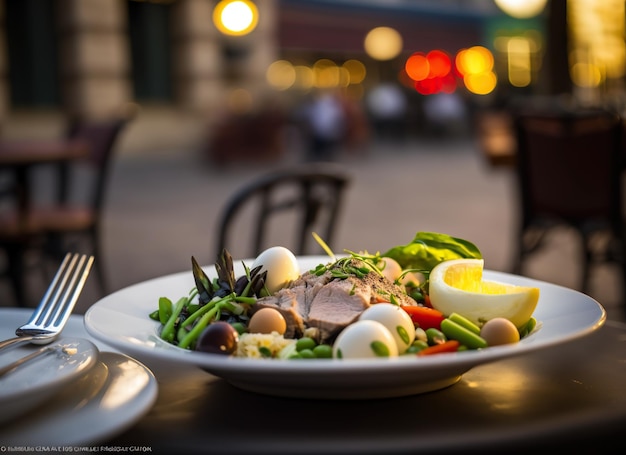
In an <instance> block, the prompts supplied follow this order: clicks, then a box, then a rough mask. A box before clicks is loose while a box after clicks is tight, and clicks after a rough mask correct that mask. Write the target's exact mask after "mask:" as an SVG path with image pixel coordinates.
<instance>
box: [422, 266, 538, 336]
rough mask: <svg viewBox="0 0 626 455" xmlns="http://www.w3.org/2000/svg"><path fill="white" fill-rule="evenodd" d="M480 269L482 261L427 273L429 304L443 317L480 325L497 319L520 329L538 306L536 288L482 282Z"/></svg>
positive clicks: (436, 267) (441, 267) (443, 267)
mask: <svg viewBox="0 0 626 455" xmlns="http://www.w3.org/2000/svg"><path fill="white" fill-rule="evenodd" d="M483 266H484V260H483V259H452V260H449V261H443V262H440V263H439V264H437V265H436V266H435V267H433V269H432V271H431V272H430V282H429V296H430V302H431V305H432V306H433V308H435V309H437V310H439V311H441V312H442V313H443V314H444V315H446V316H449V315H450V314H452V313H458V314H460V315H462V316H465V317H466V318H467V319H469V320H471V321H473V322H474V323H475V324H478V325H479V326H481V325H483V324H484V323H485V322H486V321H488V320H490V319H493V318H497V317H500V318H506V319H508V320H509V321H511V322H512V323H513V324H515V326H516V327H517V328H522V327H523V326H524V325H525V324H526V323H527V322H528V320H529V319H530V317H531V316H532V314H533V312H534V311H535V308H536V307H537V302H538V300H539V289H538V288H534V287H525V286H516V285H512V284H506V283H499V282H496V281H483Z"/></svg>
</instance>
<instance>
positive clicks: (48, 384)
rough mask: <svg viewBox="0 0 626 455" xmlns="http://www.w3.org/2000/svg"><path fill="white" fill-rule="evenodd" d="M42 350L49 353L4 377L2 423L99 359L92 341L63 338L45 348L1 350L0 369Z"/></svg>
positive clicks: (0, 379) (0, 384)
mask: <svg viewBox="0 0 626 455" xmlns="http://www.w3.org/2000/svg"><path fill="white" fill-rule="evenodd" d="M41 349H46V350H47V351H46V353H45V354H42V355H41V356H38V357H37V358H35V359H33V360H31V361H29V362H27V363H24V364H22V365H20V366H19V367H18V368H16V369H15V371H12V372H9V373H7V374H5V375H4V376H2V377H0V409H2V414H1V415H0V424H2V423H4V422H7V421H9V420H10V419H14V418H15V417H17V416H19V415H21V414H25V413H27V412H28V411H30V410H31V409H33V408H34V407H35V406H37V405H39V404H41V403H42V402H43V401H45V400H47V399H49V398H50V397H52V396H53V395H54V394H55V393H57V392H58V391H59V389H61V388H62V387H64V386H65V385H66V384H67V383H68V382H70V381H72V380H73V379H76V378H77V377H79V376H82V375H83V374H85V373H87V372H88V371H89V370H90V369H91V368H93V367H94V366H95V365H96V363H97V362H98V354H99V352H98V348H97V347H96V346H95V345H94V344H93V343H92V342H91V341H89V340H86V339H84V338H67V337H61V338H59V339H58V340H56V341H54V342H52V343H51V344H49V345H46V346H45V347H42V346H41V345H33V344H32V343H25V344H24V345H22V346H18V347H15V348H9V349H7V350H6V351H2V352H0V368H1V367H4V366H7V365H9V364H11V363H12V362H14V361H15V360H18V359H20V358H22V357H25V356H26V355H28V354H30V353H33V352H35V351H39V350H41ZM64 349H65V350H66V351H65V352H64V351H63V350H64ZM74 350H75V352H74Z"/></svg>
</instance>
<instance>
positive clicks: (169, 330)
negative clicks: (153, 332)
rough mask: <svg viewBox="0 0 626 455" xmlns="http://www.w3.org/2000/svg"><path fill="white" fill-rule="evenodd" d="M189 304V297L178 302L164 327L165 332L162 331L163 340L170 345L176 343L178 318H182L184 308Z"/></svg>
mask: <svg viewBox="0 0 626 455" xmlns="http://www.w3.org/2000/svg"><path fill="white" fill-rule="evenodd" d="M188 302H189V300H188V299H187V297H181V298H180V299H179V300H178V302H176V305H175V306H174V309H173V310H172V314H171V315H170V317H169V319H168V320H167V321H166V322H165V324H164V325H163V330H161V338H163V339H164V340H165V341H168V342H170V343H171V342H173V341H174V335H175V333H174V332H175V327H176V320H177V319H178V316H180V312H181V311H183V308H184V307H185V305H186V304H187V303H188Z"/></svg>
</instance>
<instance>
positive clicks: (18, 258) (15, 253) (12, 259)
mask: <svg viewBox="0 0 626 455" xmlns="http://www.w3.org/2000/svg"><path fill="white" fill-rule="evenodd" d="M6 252H7V260H8V268H9V270H8V276H9V280H10V281H11V287H12V289H13V295H14V297H15V303H16V305H17V306H20V307H26V306H28V302H27V301H26V285H25V283H24V276H25V274H26V273H25V270H24V252H23V250H22V249H21V248H20V247H19V246H15V247H9V248H7V250H6Z"/></svg>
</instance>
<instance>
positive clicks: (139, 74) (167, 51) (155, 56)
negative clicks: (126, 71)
mask: <svg viewBox="0 0 626 455" xmlns="http://www.w3.org/2000/svg"><path fill="white" fill-rule="evenodd" d="M170 9H171V2H147V1H146V2H139V1H130V2H128V21H129V27H128V30H129V38H130V49H131V58H132V81H133V90H134V94H135V99H136V100H138V101H155V102H170V101H171V100H172V78H171V73H170V69H171V59H170V56H171V42H172V41H171V33H170V26H169V24H170Z"/></svg>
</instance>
